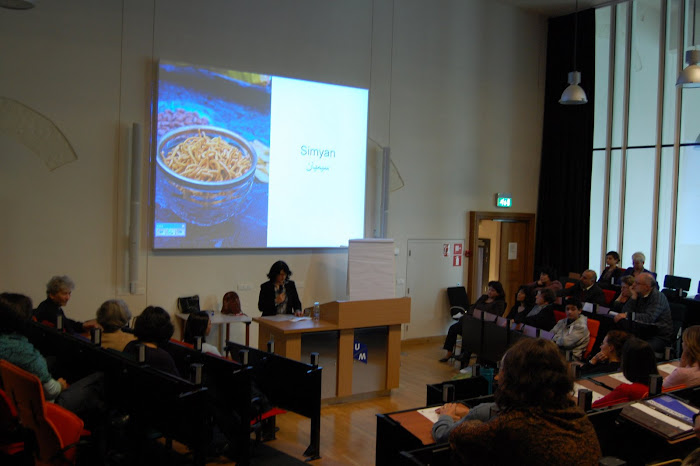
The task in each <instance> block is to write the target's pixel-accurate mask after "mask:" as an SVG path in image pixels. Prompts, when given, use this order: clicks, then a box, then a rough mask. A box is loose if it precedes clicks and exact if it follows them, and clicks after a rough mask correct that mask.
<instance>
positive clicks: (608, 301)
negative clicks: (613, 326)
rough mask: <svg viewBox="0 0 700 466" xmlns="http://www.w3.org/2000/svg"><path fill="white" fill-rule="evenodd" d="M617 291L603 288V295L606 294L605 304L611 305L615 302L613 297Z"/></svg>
mask: <svg viewBox="0 0 700 466" xmlns="http://www.w3.org/2000/svg"><path fill="white" fill-rule="evenodd" d="M616 294H617V292H616V291H615V290H608V289H605V288H603V295H605V304H606V305H607V306H608V307H610V304H611V303H612V302H613V299H615V295H616Z"/></svg>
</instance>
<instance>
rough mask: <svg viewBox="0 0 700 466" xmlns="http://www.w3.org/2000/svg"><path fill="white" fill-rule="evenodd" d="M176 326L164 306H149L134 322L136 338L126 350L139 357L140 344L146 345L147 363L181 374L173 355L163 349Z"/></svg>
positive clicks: (165, 370)
mask: <svg viewBox="0 0 700 466" xmlns="http://www.w3.org/2000/svg"><path fill="white" fill-rule="evenodd" d="M174 332H175V327H174V326H173V323H172V322H171V321H170V314H168V312H167V311H166V310H165V309H163V308H162V307H155V306H148V307H147V308H146V309H144V310H143V312H142V313H141V315H140V316H138V317H137V318H136V323H135V324H134V335H136V338H137V339H136V340H134V341H131V342H129V343H128V344H127V345H126V347H125V348H124V352H125V353H128V354H132V355H134V356H136V357H138V354H139V353H138V351H139V347H138V345H139V344H142V345H144V347H145V356H146V364H148V365H149V366H151V367H154V368H155V369H158V370H161V371H163V372H168V373H170V374H173V375H177V376H180V372H179V371H178V370H177V366H176V365H175V361H173V358H172V356H170V354H169V353H168V352H167V351H165V350H164V349H163V347H164V346H165V345H166V344H167V343H168V342H169V341H170V337H172V336H173V333H174Z"/></svg>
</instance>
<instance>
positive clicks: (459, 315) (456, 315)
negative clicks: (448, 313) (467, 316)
mask: <svg viewBox="0 0 700 466" xmlns="http://www.w3.org/2000/svg"><path fill="white" fill-rule="evenodd" d="M463 315H464V314H462V313H461V312H458V313H457V314H455V315H453V316H452V318H453V319H461V318H462V316H463Z"/></svg>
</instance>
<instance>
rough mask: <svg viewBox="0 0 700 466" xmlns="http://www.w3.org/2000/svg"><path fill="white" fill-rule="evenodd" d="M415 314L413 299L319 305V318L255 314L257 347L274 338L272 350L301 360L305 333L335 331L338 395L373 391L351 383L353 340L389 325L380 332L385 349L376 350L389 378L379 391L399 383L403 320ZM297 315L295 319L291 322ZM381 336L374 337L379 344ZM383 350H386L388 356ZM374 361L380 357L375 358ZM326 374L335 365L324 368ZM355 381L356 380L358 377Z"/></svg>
mask: <svg viewBox="0 0 700 466" xmlns="http://www.w3.org/2000/svg"><path fill="white" fill-rule="evenodd" d="M410 318H411V299H410V298H390V299H371V300H363V301H332V302H329V303H324V304H322V305H321V320H319V321H313V320H309V319H305V320H297V319H294V317H293V316H292V315H291V314H290V315H282V316H267V317H255V318H253V321H255V322H257V323H258V324H259V326H260V327H259V332H258V348H259V349H261V350H265V349H266V348H267V342H268V341H270V340H273V341H274V343H275V348H274V350H275V351H274V352H275V353H277V354H279V355H281V356H285V357H287V358H290V359H295V360H297V361H300V360H301V349H302V337H304V336H307V337H308V336H313V334H315V333H320V332H333V334H334V337H333V338H334V342H335V343H334V344H335V346H336V348H337V352H336V354H335V355H334V361H333V362H334V363H335V364H336V365H337V368H336V372H335V387H334V389H333V390H332V391H333V392H334V395H335V397H346V396H349V395H354V394H358V393H362V392H364V393H366V392H369V391H373V390H369V389H366V388H364V387H360V386H359V385H360V384H356V387H353V369H354V367H353V344H354V340H355V336H356V332H357V333H362V332H369V331H371V329H382V328H386V336H382V337H381V338H382V341H383V343H382V344H381V346H382V348H381V349H377V351H375V352H373V354H380V355H381V356H382V357H383V358H384V359H383V371H382V374H381V376H382V377H384V378H385V380H384V381H383V383H382V387H381V390H390V389H392V388H397V387H398V386H399V370H400V359H401V324H402V323H404V322H409V321H410ZM290 319H294V320H290ZM376 341H377V340H375V342H376ZM384 352H385V354H384ZM375 361H376V358H375ZM325 369H326V371H324V379H325V377H327V376H326V374H328V373H332V368H330V367H326V368H325ZM356 382H358V381H357V380H356Z"/></svg>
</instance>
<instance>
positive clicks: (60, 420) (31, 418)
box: [0, 360, 89, 465]
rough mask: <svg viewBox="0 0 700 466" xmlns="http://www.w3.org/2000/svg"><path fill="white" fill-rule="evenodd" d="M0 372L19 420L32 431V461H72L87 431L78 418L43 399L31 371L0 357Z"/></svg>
mask: <svg viewBox="0 0 700 466" xmlns="http://www.w3.org/2000/svg"><path fill="white" fill-rule="evenodd" d="M0 374H2V380H3V384H4V386H5V390H6V392H7V394H8V395H9V397H10V399H11V400H12V402H13V403H14V405H15V407H16V409H17V416H18V418H19V422H20V423H21V424H22V426H24V427H26V428H27V429H29V430H31V431H32V432H33V434H34V438H35V446H34V451H33V452H32V453H33V455H34V459H35V463H34V464H35V465H55V464H75V461H76V458H77V453H78V451H77V447H78V442H79V441H80V439H81V437H83V436H86V435H89V432H87V431H84V430H83V425H84V424H83V421H82V419H80V418H79V417H78V416H76V415H75V414H73V413H72V412H70V411H68V410H67V409H65V408H62V407H61V406H58V405H57V404H54V403H49V402H47V401H46V400H45V399H44V389H43V387H42V384H41V381H40V380H39V378H38V377H37V376H35V375H34V374H31V373H29V372H27V371H25V370H23V369H20V368H19V367H17V366H15V365H13V364H11V363H9V362H7V361H5V360H0Z"/></svg>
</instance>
